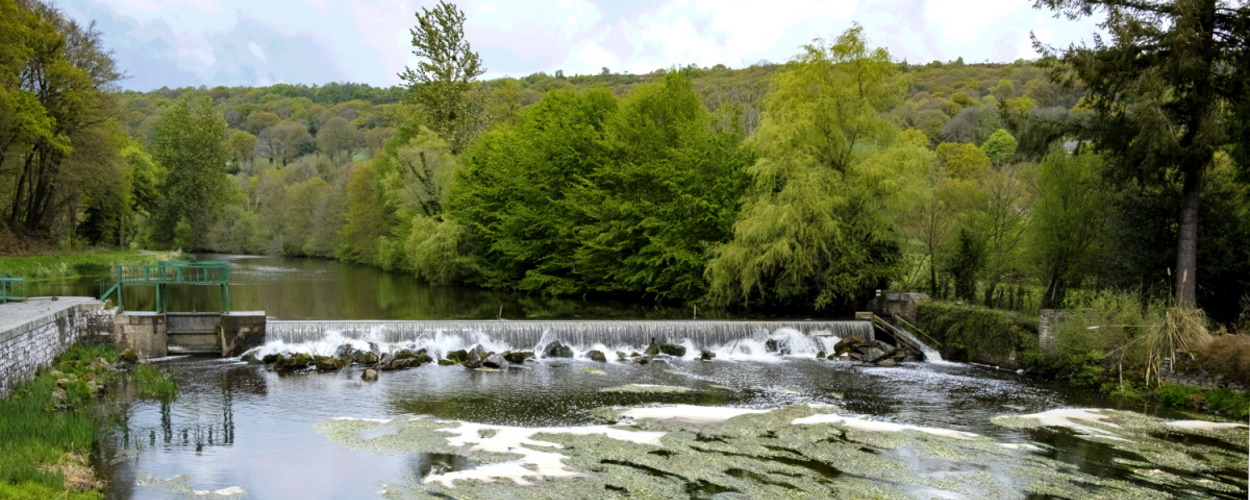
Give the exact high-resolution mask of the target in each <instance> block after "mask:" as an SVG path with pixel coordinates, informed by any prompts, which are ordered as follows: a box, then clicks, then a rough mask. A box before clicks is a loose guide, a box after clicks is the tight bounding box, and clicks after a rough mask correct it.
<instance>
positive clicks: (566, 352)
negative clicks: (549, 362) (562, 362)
mask: <svg viewBox="0 0 1250 500" xmlns="http://www.w3.org/2000/svg"><path fill="white" fill-rule="evenodd" d="M543 357H544V358H571V357H573V348H571V347H569V346H566V345H564V344H561V343H560V341H559V340H556V341H554V342H552V343H550V344H547V348H546V349H543Z"/></svg>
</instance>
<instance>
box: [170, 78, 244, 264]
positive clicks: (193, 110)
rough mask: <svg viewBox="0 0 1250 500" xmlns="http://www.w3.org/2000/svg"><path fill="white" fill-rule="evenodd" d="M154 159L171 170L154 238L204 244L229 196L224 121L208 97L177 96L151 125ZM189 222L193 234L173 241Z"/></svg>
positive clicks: (193, 245)
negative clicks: (181, 228) (177, 232)
mask: <svg viewBox="0 0 1250 500" xmlns="http://www.w3.org/2000/svg"><path fill="white" fill-rule="evenodd" d="M151 149H152V159H154V160H156V162H157V163H159V164H161V165H162V166H164V167H165V168H166V169H168V170H169V176H168V177H167V178H166V179H165V184H164V185H163V186H162V189H161V190H162V191H163V192H164V196H165V198H164V201H163V203H162V204H161V208H160V209H159V210H157V213H156V215H155V217H153V220H152V228H151V230H152V233H151V234H152V243H153V244H155V245H157V246H161V247H166V248H168V247H172V246H174V245H179V246H183V247H186V248H189V249H198V248H201V246H200V245H202V242H203V240H202V238H203V237H204V236H205V235H207V234H208V230H209V226H210V225H211V224H212V222H213V218H214V217H215V216H216V215H217V213H218V212H219V211H220V210H221V208H222V207H223V206H224V205H225V203H226V202H227V201H228V200H229V197H230V194H231V192H232V191H231V184H230V179H229V178H228V177H227V176H226V163H227V161H228V160H229V157H230V154H229V152H228V151H227V149H226V120H225V118H222V116H221V114H220V113H218V112H217V111H216V110H214V109H213V102H212V100H211V99H209V98H208V97H202V98H199V99H192V98H191V97H190V96H187V97H184V98H182V99H180V100H179V101H178V103H177V104H175V105H174V106H173V107H172V108H170V109H169V110H168V111H166V112H165V114H164V115H161V118H160V119H159V120H157V122H156V124H155V125H154V126H153V127H152V146H151ZM179 225H185V227H186V228H187V232H186V233H185V234H187V235H189V238H187V239H183V240H182V241H175V229H176V228H177V227H178V226H179Z"/></svg>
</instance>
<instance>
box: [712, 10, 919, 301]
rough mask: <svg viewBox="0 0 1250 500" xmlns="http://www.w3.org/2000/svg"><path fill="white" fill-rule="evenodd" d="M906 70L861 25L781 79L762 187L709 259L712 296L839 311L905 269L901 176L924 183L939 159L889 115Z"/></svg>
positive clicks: (767, 118)
mask: <svg viewBox="0 0 1250 500" xmlns="http://www.w3.org/2000/svg"><path fill="white" fill-rule="evenodd" d="M895 68H896V66H895V65H894V64H893V63H892V62H891V60H890V56H889V54H888V53H887V52H886V51H885V50H884V49H869V48H868V46H867V44H866V42H865V40H864V37H863V30H862V28H860V27H858V26H855V27H853V28H851V29H849V30H847V31H846V32H845V33H843V34H842V35H841V36H839V37H838V38H837V40H836V41H835V42H834V43H833V44H831V45H829V44H826V43H824V42H822V41H820V40H817V41H815V42H814V43H812V44H811V45H808V46H806V47H805V48H804V51H803V53H802V54H800V55H799V56H798V57H797V58H796V59H795V60H794V61H792V62H791V63H790V64H788V65H787V66H786V68H784V70H783V71H781V72H780V73H779V74H778V75H777V76H776V77H775V80H774V82H773V91H772V93H771V94H770V95H769V97H768V100H767V103H766V106H765V111H764V118H763V120H762V122H761V123H760V127H759V129H758V130H757V131H756V133H755V135H754V136H753V137H752V139H751V141H752V143H753V144H754V146H755V148H756V150H757V151H758V153H759V155H760V157H759V159H758V160H757V161H756V162H755V163H754V164H753V165H751V166H750V167H749V168H748V169H747V171H748V174H749V175H750V176H751V178H752V180H753V181H754V183H753V187H752V190H751V193H750V194H749V195H748V198H747V200H746V203H745V205H744V207H743V209H742V212H741V213H740V215H739V218H738V221H737V222H736V223H735V224H734V230H733V233H734V236H733V240H732V241H730V242H729V243H726V244H724V245H721V246H719V247H717V248H716V249H715V250H714V255H715V257H714V258H713V259H712V260H711V261H710V262H709V263H708V266H707V270H706V275H707V278H708V281H709V286H710V290H709V296H708V299H709V302H711V303H712V304H714V305H721V306H724V305H735V304H741V305H752V304H774V305H789V306H803V307H810V306H814V307H816V308H827V307H829V306H831V305H833V304H834V303H836V302H839V301H843V300H848V299H852V298H855V297H858V296H860V295H862V294H863V293H864V292H865V291H869V290H871V289H872V288H873V287H877V286H881V285H883V284H885V283H886V282H887V281H888V279H889V278H890V277H892V276H893V275H894V274H895V270H896V263H897V262H896V261H897V260H898V256H899V245H898V234H897V232H898V230H897V229H898V222H897V221H896V220H894V219H893V218H892V217H891V215H890V214H891V213H898V212H896V211H895V210H894V209H896V208H897V207H894V206H892V204H894V203H896V202H898V201H899V198H898V197H897V194H898V193H899V191H900V187H901V186H902V185H904V184H905V183H903V182H899V181H900V180H901V179H907V178H914V179H916V180H917V182H920V181H921V180H922V179H923V176H924V174H925V173H926V172H927V169H928V168H929V167H930V166H931V162H932V156H931V155H930V154H929V153H928V152H927V151H926V150H925V148H924V147H923V139H922V138H919V139H920V140H904V141H897V139H898V137H899V133H898V131H897V129H895V128H894V127H893V126H892V125H891V124H890V123H889V122H888V121H887V120H886V119H885V118H883V117H882V115H881V111H882V110H884V109H888V107H889V106H890V105H891V104H893V103H894V102H895V101H896V100H898V99H899V98H900V96H901V94H902V89H901V88H900V87H899V86H897V84H896V83H894V82H897V79H896V78H894V76H895V71H896V69H895ZM917 138H918V137H917ZM896 142H898V144H895V143H896ZM892 146H893V147H892Z"/></svg>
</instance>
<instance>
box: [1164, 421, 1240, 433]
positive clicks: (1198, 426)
mask: <svg viewBox="0 0 1250 500" xmlns="http://www.w3.org/2000/svg"><path fill="white" fill-rule="evenodd" d="M1166 425H1169V426H1172V427H1179V428H1181V429H1195V430H1204V431H1218V430H1225V429H1236V428H1239V427H1250V426H1248V425H1246V424H1239V423H1235V422H1210V421H1206V420H1173V421H1171V422H1167V423H1166Z"/></svg>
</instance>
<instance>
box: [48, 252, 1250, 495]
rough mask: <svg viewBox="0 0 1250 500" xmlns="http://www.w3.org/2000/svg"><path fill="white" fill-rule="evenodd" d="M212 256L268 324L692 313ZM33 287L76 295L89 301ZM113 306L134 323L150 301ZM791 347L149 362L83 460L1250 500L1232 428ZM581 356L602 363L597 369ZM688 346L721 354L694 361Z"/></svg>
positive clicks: (664, 485) (847, 489)
mask: <svg viewBox="0 0 1250 500" xmlns="http://www.w3.org/2000/svg"><path fill="white" fill-rule="evenodd" d="M212 257H213V258H227V259H229V260H230V261H231V263H232V266H233V271H232V272H233V277H234V280H235V282H236V283H238V284H237V285H235V286H233V287H232V290H231V296H232V301H233V303H234V308H235V309H236V310H245V309H246V310H264V311H266V312H267V314H269V315H270V316H273V317H276V318H278V319H282V320H319V319H357V320H359V319H389V320H405V319H478V320H482V319H485V320H498V319H499V318H503V320H502V321H504V322H506V321H509V320H515V319H527V318H568V319H573V318H579V319H588V318H607V319H617V318H629V319H660V318H664V319H667V318H686V317H688V316H686V314H690V315H693V314H695V312H694V311H678V310H671V309H664V308H659V307H655V306H649V305H639V304H628V303H604V302H595V303H590V302H585V301H576V300H572V301H559V300H546V299H541V298H533V297H527V296H525V295H518V294H507V293H497V292H488V291H481V290H472V289H463V288H432V287H425V286H420V285H418V284H416V283H414V282H412V280H411V279H409V278H406V277H404V276H399V275H394V274H389V273H385V272H382V271H379V270H376V269H372V268H367V267H361V266H351V265H345V264H340V263H335V262H330V261H320V260H307V259H291V258H244V257H236V256H224V257H223V256H212ZM40 286H43V287H45V288H44V289H43V290H42V291H43V292H44V293H48V292H51V293H60V294H63V295H70V294H73V293H75V291H76V290H77V289H76V288H75V287H81V288H85V287H90V286H97V285H94V284H93V283H92V282H91V281H90V280H78V281H76V282H73V283H70V282H62V283H45V284H43V285H40ZM57 287H61V288H57ZM81 288H80V289H81ZM176 292H177V293H179V294H182V295H177V294H171V298H172V301H171V306H172V307H173V308H174V309H181V310H185V309H188V308H189V309H191V310H195V309H198V310H212V309H215V308H216V307H217V305H216V303H215V302H214V300H215V292H214V293H201V291H188V290H183V291H176ZM78 293H83V292H78ZM127 293H128V303H127V307H129V308H140V309H141V308H143V307H144V301H145V300H146V301H148V302H147V304H148V307H150V303H151V302H150V301H151V299H150V297H145V296H143V295H142V294H141V293H130V291H129V290H128V291H127ZM130 300H133V301H135V302H134V303H133V304H131V303H130V302H129V301H130ZM622 325H628V323H622ZM690 325H692V326H690V327H691V328H695V327H697V324H696V323H691V324H690ZM796 335H797V332H795V331H759V332H755V333H753V334H749V335H744V336H743V337H742V338H739V339H736V340H733V341H730V340H729V339H723V341H721V342H719V343H717V344H716V345H690V346H689V347H691V348H692V349H691V352H689V353H688V354H687V355H686V356H684V357H681V358H673V359H667V360H657V361H655V362H651V363H648V364H637V363H633V362H630V361H620V360H617V356H616V355H615V353H616V352H618V351H619V352H621V353H622V354H627V353H629V352H630V351H635V350H642V349H643V348H644V347H645V346H644V345H642V344H640V343H638V342H633V343H630V342H624V341H621V342H612V341H608V340H605V341H603V342H599V343H598V344H597V345H576V344H575V345H573V346H572V347H573V349H574V351H575V356H574V357H573V358H571V359H550V358H549V359H540V360H537V361H530V362H527V363H525V364H524V365H523V366H520V367H513V368H511V369H506V370H498V371H489V370H469V369H466V368H464V367H461V366H458V365H451V366H438V365H436V364H427V365H423V366H420V367H418V368H414V369H408V370H401V371H387V372H382V374H381V376H380V378H379V380H377V381H376V382H366V381H363V380H362V379H361V374H362V368H359V367H352V368H347V369H343V370H340V371H337V372H330V373H316V372H299V373H294V374H279V373H275V372H273V371H270V370H268V369H266V368H265V367H264V366H261V365H256V364H248V363H246V362H244V361H242V360H239V359H213V358H197V357H179V358H171V359H166V360H159V361H157V362H156V363H157V364H158V366H160V367H161V368H162V369H165V370H169V371H171V372H172V373H173V374H174V375H175V378H176V379H177V380H178V383H179V390H180V393H179V396H178V398H177V399H176V400H174V401H172V402H169V403H161V402H151V401H132V402H129V403H126V404H124V405H122V408H123V414H124V418H123V421H124V425H123V426H122V427H121V428H120V429H119V430H117V432H115V433H112V434H110V435H109V436H108V437H107V438H106V439H104V440H103V442H102V444H101V449H100V450H99V453H97V455H98V457H99V461H100V462H101V469H102V470H104V471H105V472H106V475H107V476H108V479H109V484H110V489H109V491H108V497H109V498H116V499H163V498H253V499H255V498H261V499H271V498H328V499H332V498H612V497H620V498H629V497H658V498H778V497H796V498H803V497H817V498H863V497H873V498H1084V497H1112V498H1115V497H1120V498H1128V497H1143V498H1151V497H1168V496H1180V497H1194V498H1208V497H1210V498H1246V489H1247V438H1248V437H1250V433H1248V432H1247V430H1246V428H1245V426H1244V425H1242V426H1235V425H1232V426H1230V425H1210V424H1207V423H1201V422H1198V423H1195V422H1190V421H1187V420H1185V419H1184V416H1183V415H1176V414H1167V413H1161V412H1159V411H1157V410H1154V409H1150V408H1142V407H1131V406H1118V405H1119V403H1117V402H1116V401H1114V400H1111V399H1108V398H1107V397H1105V396H1104V395H1102V394H1098V393H1091V392H1083V391H1076V390H1073V389H1071V388H1067V387H1064V386H1060V385H1055V384H1051V383H1047V382H1043V381H1036V380H1031V379H1028V378H1024V377H1021V376H1018V375H1016V374H1015V373H1011V372H1004V371H998V370H993V369H988V368H984V367H978V366H971V365H965V364H958V363H921V362H908V363H902V364H900V365H899V366H897V367H890V368H885V367H877V366H872V365H868V364H861V363H856V362H849V361H830V360H825V359H819V360H818V359H816V357H815V351H816V350H819V349H822V348H823V347H826V346H825V345H823V344H821V343H814V342H811V341H810V340H807V341H805V342H806V343H804V342H800V340H801V339H800V337H801V335H800V336H798V337H796ZM620 338H626V337H620ZM769 339H773V340H778V339H781V340H784V339H796V340H794V341H793V342H791V344H790V346H791V347H792V348H790V349H788V352H787V353H786V354H781V353H778V352H769V351H768V350H766V349H764V348H763V347H762V346H763V345H764V343H765V341H766V340H769ZM554 340H559V339H553V338H549V336H544V337H543V338H541V339H540V340H538V341H537V342H534V344H535V345H515V346H514V345H506V343H505V342H502V341H501V340H500V339H492V338H490V337H489V336H487V335H485V334H473V333H456V334H450V333H446V332H436V331H430V332H417V333H415V334H413V335H410V336H408V337H404V338H402V339H401V338H397V337H394V336H387V335H386V334H385V332H376V335H373V334H365V335H363V336H361V335H355V336H341V335H337V334H335V333H334V332H329V333H327V334H325V335H322V336H321V337H317V338H308V339H304V340H302V341H299V342H291V343H286V342H280V341H274V342H271V343H270V344H268V345H266V346H264V347H262V348H261V349H260V350H258V351H257V353H256V354H258V355H263V354H267V353H279V352H285V353H290V352H307V353H310V354H330V353H331V352H333V351H334V350H336V349H337V348H338V347H339V346H342V345H349V346H352V347H353V348H356V349H361V350H367V349H376V350H377V351H379V352H395V351H397V350H399V349H417V348H425V349H427V350H428V352H430V353H431V354H435V355H438V354H442V353H446V352H448V351H450V350H453V349H460V348H468V347H471V346H473V345H482V346H483V347H485V348H486V349H487V350H495V351H505V350H529V349H537V350H538V351H540V352H541V350H542V347H543V346H544V345H545V344H546V343H549V342H551V341H554ZM673 340H674V341H680V340H681V339H673ZM371 342H372V345H370V343H371ZM527 342H528V341H527ZM609 344H610V345H609ZM592 348H594V349H599V350H603V351H606V352H607V353H608V354H609V362H607V363H598V362H594V361H590V360H589V359H587V358H586V357H585V354H586V352H587V351H588V350H590V349H592ZM702 349H706V350H709V351H712V352H715V353H716V355H717V356H716V358H715V359H712V360H710V361H702V360H700V359H699V356H698V351H699V350H702Z"/></svg>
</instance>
